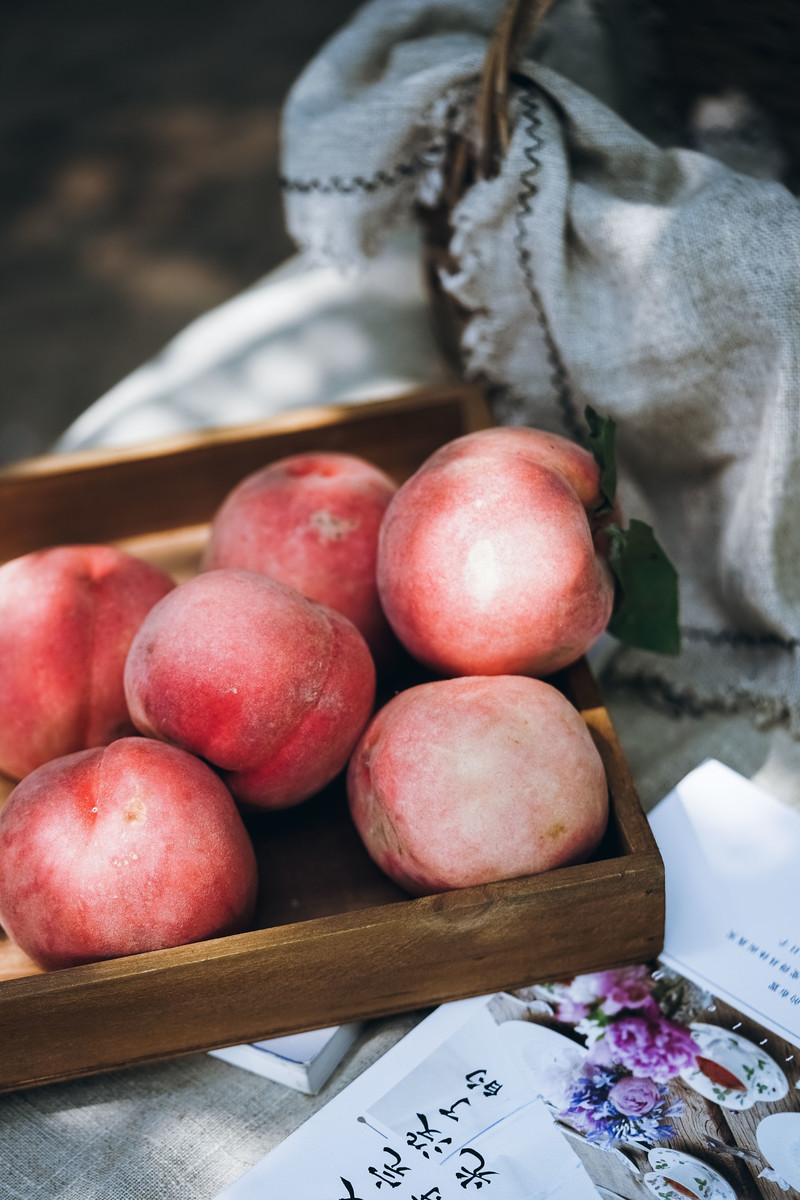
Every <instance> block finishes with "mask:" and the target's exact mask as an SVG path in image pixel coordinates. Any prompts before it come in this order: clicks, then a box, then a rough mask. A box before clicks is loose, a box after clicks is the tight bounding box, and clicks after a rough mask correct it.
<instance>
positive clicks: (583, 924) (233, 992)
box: [0, 387, 664, 1091]
mask: <svg viewBox="0 0 800 1200" xmlns="http://www.w3.org/2000/svg"><path fill="white" fill-rule="evenodd" d="M488 423H489V422H488V415H487V412H486V409H485V406H484V405H483V402H482V400H481V398H480V396H479V395H478V394H477V393H475V392H472V391H469V390H468V389H464V388H447V387H438V388H432V389H426V390H424V391H422V392H419V393H415V394H414V395H413V396H406V397H402V398H399V399H394V400H390V401H382V402H377V403H374V404H364V405H356V406H337V407H332V408H325V409H316V410H313V411H310V410H304V411H303V412H301V413H295V414H289V415H286V416H281V417H278V418H276V419H274V420H271V421H269V422H265V423H263V424H260V425H257V426H248V427H246V428H241V427H240V428H237V429H223V430H213V431H207V432H202V433H198V434H195V435H192V436H191V437H187V438H180V439H171V440H170V441H168V442H160V443H153V444H149V445H147V446H144V447H137V448H135V449H134V450H124V451H102V452H92V453H83V454H77V455H64V456H60V457H57V458H44V459H37V460H34V461H31V462H27V463H22V464H19V465H17V466H14V467H11V468H9V469H6V470H5V471H0V561H5V560H7V559H9V558H13V557H16V556H17V555H20V554H24V553H27V552H28V551H30V550H34V549H37V548H42V547H44V546H48V545H53V544H56V543H64V542H79V541H84V542H86V541H97V542H99V541H114V542H116V543H118V544H122V545H124V546H125V547H126V548H127V549H130V550H132V551H133V552H135V553H139V554H141V555H142V556H143V557H146V558H149V559H150V560H151V561H155V562H158V563H160V564H161V565H164V566H166V567H167V568H168V569H170V570H171V571H172V572H173V574H174V575H175V577H176V578H178V579H183V578H187V577H189V576H190V575H191V574H192V573H193V572H194V571H195V570H196V568H197V564H198V560H199V555H200V552H201V549H202V545H203V542H204V539H205V536H206V531H207V522H208V521H209V519H210V518H211V516H212V515H213V513H214V511H215V510H216V508H217V506H218V505H219V503H220V502H221V501H222V499H223V497H224V496H225V495H226V494H227V492H228V491H229V489H230V488H231V487H232V486H233V485H234V484H235V483H236V482H237V481H238V480H239V479H241V478H242V477H243V476H244V475H246V474H248V473H249V472H251V471H253V470H255V469H256V468H257V467H259V466H262V465H263V464H265V463H266V462H269V461H270V460H272V459H275V458H278V457H282V456H283V455H285V454H290V453H296V452H299V451H301V450H312V449H320V448H327V449H341V450H348V451H351V452H353V453H357V454H361V455H363V456H364V457H366V458H368V459H370V460H371V461H373V462H375V463H377V464H378V465H379V466H382V467H383V468H384V469H385V470H387V471H389V472H390V473H391V474H392V475H394V476H395V477H396V478H397V479H398V480H402V479H404V478H406V477H407V476H408V475H409V474H411V473H412V472H413V471H414V470H415V469H416V467H417V466H418V465H419V464H420V463H421V462H422V461H423V459H425V458H426V457H427V456H428V455H429V454H430V453H431V452H432V451H433V450H434V449H435V448H436V447H437V446H439V445H441V444H442V443H443V442H445V441H448V440H449V439H451V438H453V437H457V436H459V435H460V434H463V433H466V432H469V431H470V430H472V429H475V428H479V427H481V426H483V425H486V424H488ZM556 682H558V683H559V686H562V687H563V689H564V691H565V692H566V693H567V695H568V696H569V697H570V699H572V701H573V702H574V703H575V704H576V706H577V707H578V708H579V709H580V711H581V713H582V715H583V717H584V720H585V721H586V723H587V725H588V727H589V729H590V730H591V732H592V736H593V737H594V739H595V742H596V744H597V746H598V748H599V750H600V753H601V755H602V757H603V761H604V764H605V767H606V773H607V775H608V780H609V789H610V793H611V801H612V815H611V822H610V825H609V830H608V834H607V836H606V839H605V841H604V843H603V845H602V847H601V849H600V851H599V853H598V855H597V856H596V857H595V860H594V861H592V862H590V863H586V864H583V865H581V866H575V867H569V868H563V869H560V870H556V871H551V872H549V873H548V874H546V875H540V876H531V877H527V878H522V879H515V880H511V881H508V882H505V883H497V884H491V885H486V886H483V887H475V888H465V889H461V890H458V891H454V892H449V893H446V894H443V895H437V896H429V897H424V898H422V899H409V898H408V896H407V894H406V893H405V892H403V891H402V890H401V889H400V888H398V887H396V886H395V885H394V884H393V883H392V882H391V881H390V880H389V879H387V878H386V877H385V876H383V875H382V874H381V872H380V871H379V870H378V869H377V867H375V866H374V864H373V863H372V861H371V860H370V859H369V857H368V856H367V854H366V852H365V850H364V849H363V847H362V846H361V843H360V841H359V839H358V837H357V835H356V833H355V830H354V829H353V827H352V825H351V824H350V821H349V817H348V814H347V810H346V802H345V798H344V790H343V788H342V785H341V780H339V781H336V782H335V783H334V784H332V785H331V786H330V787H329V788H327V789H326V791H325V792H324V793H322V794H320V796H318V797H314V798H313V799H312V800H310V801H308V802H307V803H306V804H304V805H302V806H300V807H298V808H295V809H291V810H288V811H287V812H284V813H273V814H262V815H259V816H256V817H252V818H248V825H249V828H250V830H251V833H252V834H253V838H254V842H255V844H256V849H257V854H258V858H259V865H260V868H261V878H262V881H263V883H262V894H261V897H260V900H259V921H258V923H259V925H260V926H263V927H258V928H256V929H254V930H253V931H252V932H249V933H243V934H238V935H236V936H233V937H227V938H217V939H214V940H211V941H206V942H200V943H196V944H194V945H190V946H182V947H179V948H177V949H171V950H159V951H154V952H151V953H148V954H138V955H133V956H131V957H129V958H121V959H113V960H110V961H107V962H102V963H93V964H89V965H86V966H81V967H71V968H68V969H65V970H60V971H52V972H49V973H42V972H40V971H38V969H37V968H36V967H35V966H34V964H33V963H32V962H31V961H30V960H29V959H28V958H27V957H26V956H25V955H23V954H22V953H21V952H20V951H19V950H17V949H16V948H15V947H14V946H13V945H11V944H10V943H9V942H8V941H7V940H3V939H2V935H0V1091H7V1090H10V1089H14V1088H23V1087H30V1086H34V1085H37V1084H43V1083H47V1082H50V1081H54V1080H61V1079H70V1078H73V1077H76V1076H80V1075H88V1074H92V1073H94V1072H97V1071H103V1070H109V1069H112V1068H118V1067H128V1066H131V1065H133V1064H136V1063H146V1062H154V1061H157V1060H159V1059H165V1058H170V1057H173V1056H175V1055H179V1054H188V1053H193V1052H197V1051H201V1050H208V1049H211V1048H213V1047H216V1046H223V1045H231V1044H235V1043H239V1042H247V1041H254V1040H257V1039H260V1038H265V1037H273V1036H278V1035H280V1034H287V1033H293V1032H299V1031H301V1030H305V1029H312V1028H317V1027H320V1026H325V1025H334V1024H338V1023H341V1022H345V1021H351V1020H357V1019H360V1018H366V1017H377V1016H381V1015H385V1014H389V1013H396V1012H400V1011H402V1010H406V1009H414V1008H418V1007H424V1006H428V1005H434V1004H438V1003H440V1002H442V1001H445V1000H455V999H459V998H462V997H465V996H470V995H479V994H482V993H486V992H491V991H496V990H500V989H503V988H516V987H521V986H524V985H526V984H530V983H533V982H535V981H537V980H546V979H554V978H563V977H565V976H569V975H572V974H575V973H577V972H582V971H593V970H599V969H603V968H606V967H611V966H618V965H622V964H625V963H634V962H641V961H645V960H647V959H650V958H652V957H653V956H655V955H656V954H657V953H658V951H659V950H660V949H661V946H662V939H663V927H664V880H663V868H662V864H661V859H660V857H659V854H658V850H657V848H656V845H655V842H654V840H653V838H652V835H651V833H650V829H649V826H648V824H647V821H646V819H645V817H644V814H643V812H642V809H641V806H640V804H639V800H638V797H637V795H636V791H635V789H634V786H633V783H632V781H631V778H630V773H629V771H628V768H627V766H626V763H625V761H624V758H623V755H622V752H621V750H620V747H619V744H618V742H617V739H616V736H615V734H614V730H613V729H612V726H611V723H610V721H609V719H608V715H607V713H606V711H605V709H604V708H603V706H602V701H601V699H600V697H599V695H598V692H597V688H596V686H595V684H594V681H593V679H592V677H591V675H590V673H589V671H588V669H587V668H586V666H585V664H583V663H580V664H578V665H577V666H576V667H574V668H572V669H571V670H570V671H568V672H566V673H565V674H564V676H563V677H562V678H560V679H559V680H557V681H556ZM11 786H12V785H11V783H10V781H2V780H0V798H5V796H7V795H8V792H9V791H10V790H11Z"/></svg>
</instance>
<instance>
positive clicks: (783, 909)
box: [650, 760, 800, 1046]
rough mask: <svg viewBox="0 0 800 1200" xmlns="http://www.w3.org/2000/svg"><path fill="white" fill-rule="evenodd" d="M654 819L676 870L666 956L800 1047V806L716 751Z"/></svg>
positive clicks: (669, 867) (671, 871) (669, 889)
mask: <svg viewBox="0 0 800 1200" xmlns="http://www.w3.org/2000/svg"><path fill="white" fill-rule="evenodd" d="M650 825H651V828H652V830H653V833H654V835H655V838H656V841H657V842H658V847H659V850H660V851H661V855H662V857H663V859H664V867H665V872H666V905H667V908H666V932H665V939H664V952H663V954H662V955H661V958H662V961H663V962H664V963H665V964H666V965H668V966H670V967H673V968H674V969H675V970H676V971H678V972H680V974H682V975H685V976H686V977H687V978H689V979H692V980H694V982H695V983H697V984H699V986H701V987H703V988H705V989H707V990H708V991H710V992H712V993H713V994H714V995H715V996H718V997H719V998H720V999H721V1000H725V1001H727V1002H728V1003H729V1004H731V1005H733V1007H734V1008H738V1009H740V1010H741V1011H742V1012H743V1013H746V1014H747V1015H748V1016H751V1017H752V1018H754V1019H755V1020H756V1021H758V1022H759V1024H761V1025H763V1026H764V1027H765V1028H767V1029H771V1030H772V1031H773V1032H774V1033H777V1034H779V1035H780V1036H781V1037H783V1038H785V1039H786V1040H787V1041H789V1042H791V1043H792V1044H793V1045H796V1046H800V815H798V813H796V812H795V811H794V810H793V809H791V808H789V807H788V806H787V805H785V804H782V803H781V802H780V801H778V800H775V799H774V798H773V797H772V796H770V795H769V794H768V793H767V792H764V791H763V790H762V789H761V788H759V787H757V786H756V785H755V784H753V783H751V782H750V781H749V780H748V779H745V778H743V776H741V775H739V774H737V772H736V771H732V770H731V769H730V768H729V767H726V766H723V764H722V763H719V762H716V761H714V760H709V761H708V762H705V763H703V764H702V765H701V766H700V767H698V768H697V769H696V770H695V771H692V772H691V774H689V775H687V776H686V778H685V779H683V780H681V782H680V783H679V784H678V785H677V787H676V788H674V790H673V791H671V792H670V793H669V795H668V796H666V797H665V798H664V799H663V800H662V801H661V803H660V804H658V805H656V807H655V808H654V809H653V810H652V812H651V813H650Z"/></svg>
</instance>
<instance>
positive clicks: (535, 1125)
mask: <svg viewBox="0 0 800 1200" xmlns="http://www.w3.org/2000/svg"><path fill="white" fill-rule="evenodd" d="M489 999H490V998H489V997H482V998H479V999H477V1000H464V1001H459V1002H458V1003H455V1004H445V1005H442V1006H441V1007H440V1008H438V1009H437V1010H436V1011H435V1012H434V1013H432V1014H431V1016H430V1017H428V1018H427V1019H426V1020H425V1021H423V1022H422V1023H421V1024H420V1025H419V1026H417V1028H416V1029H414V1030H413V1031H412V1032H411V1033H410V1034H409V1035H408V1036H407V1037H405V1038H404V1039H403V1040H402V1041H401V1042H399V1043H398V1044H397V1045H396V1046H394V1047H393V1048H392V1049H391V1050H390V1051H389V1052H388V1053H387V1054H385V1055H384V1056H383V1058H381V1059H380V1060H379V1061H378V1062H377V1063H375V1064H374V1065H373V1066H372V1067H370V1068H369V1070H367V1071H365V1072H364V1074H363V1075H361V1076H360V1077H359V1078H358V1079H356V1080H355V1081H354V1082H353V1083H351V1084H350V1085H349V1087H347V1088H345V1090H344V1091H343V1092H341V1093H340V1094H339V1095H338V1096H335V1097H334V1098H333V1100H332V1101H331V1102H330V1103H329V1104H328V1105H326V1107H325V1108H323V1109H322V1110H321V1111H320V1112H318V1113H316V1114H315V1115H314V1116H313V1117H311V1118H310V1120H308V1121H307V1122H306V1123H305V1125H303V1126H301V1128H300V1129H298V1130H297V1131H296V1132H295V1133H294V1134H292V1135H291V1136H290V1137H288V1138H287V1139H286V1140H285V1141H284V1142H282V1143H281V1145H280V1146H278V1147H276V1149H275V1150H273V1151H272V1153H270V1154H268V1155H267V1156H266V1157H265V1158H263V1159H262V1160H261V1162H259V1163H257V1164H256V1166H255V1167H253V1168H252V1170H250V1171H249V1172H248V1173H247V1174H246V1175H244V1176H243V1177H242V1178H241V1179H240V1180H238V1181H237V1182H236V1183H235V1184H233V1185H232V1186H231V1187H229V1188H228V1189H227V1190H226V1191H225V1192H223V1193H222V1195H221V1197H220V1198H219V1200H256V1198H258V1200H263V1197H264V1196H267V1195H269V1196H302V1197H304V1200H367V1198H368V1197H372V1196H375V1195H377V1194H379V1193H377V1192H376V1188H380V1189H381V1191H380V1194H381V1195H383V1194H384V1193H385V1194H386V1195H391V1196H392V1197H393V1200H456V1198H457V1197H458V1198H461V1200H463V1198H464V1197H466V1196H469V1195H472V1194H473V1193H475V1192H476V1191H480V1192H481V1193H482V1194H483V1195H486V1196H490V1197H491V1198H492V1200H596V1198H597V1192H596V1190H595V1188H594V1185H593V1184H592V1182H591V1180H590V1179H589V1176H588V1175H587V1173H586V1171H585V1169H584V1167H583V1165H582V1163H581V1162H580V1160H579V1159H578V1157H577V1156H576V1154H575V1153H574V1151H573V1150H572V1149H571V1147H570V1146H569V1145H568V1143H567V1141H566V1140H565V1138H564V1137H563V1136H562V1135H561V1134H560V1133H559V1131H558V1129H557V1128H556V1126H555V1125H554V1124H553V1120H552V1118H551V1116H550V1114H549V1112H548V1110H547V1108H546V1107H545V1105H544V1104H543V1103H542V1101H541V1100H539V1099H537V1098H536V1097H535V1095H534V1093H533V1090H532V1089H531V1086H530V1080H529V1079H526V1077H525V1074H524V1072H523V1071H522V1070H521V1069H520V1067H519V1065H518V1064H517V1063H516V1062H515V1060H514V1057H513V1056H512V1055H511V1054H510V1053H509V1051H508V1050H507V1049H506V1046H505V1044H504V1042H503V1040H502V1039H501V1038H500V1036H499V1035H498V1026H497V1024H496V1022H495V1019H494V1017H493V1016H492V1014H491V1012H490V1011H489V1009H488V1003H489Z"/></svg>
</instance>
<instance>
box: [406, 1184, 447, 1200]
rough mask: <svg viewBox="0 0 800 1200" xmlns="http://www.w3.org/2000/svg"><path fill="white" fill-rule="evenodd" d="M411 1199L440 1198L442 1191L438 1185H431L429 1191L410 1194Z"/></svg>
mask: <svg viewBox="0 0 800 1200" xmlns="http://www.w3.org/2000/svg"><path fill="white" fill-rule="evenodd" d="M411 1200H442V1193H441V1192H440V1191H439V1189H438V1187H432V1188H431V1190H430V1191H429V1192H425V1193H424V1194H423V1195H422V1196H412V1197H411Z"/></svg>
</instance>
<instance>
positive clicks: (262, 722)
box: [125, 570, 375, 808]
mask: <svg viewBox="0 0 800 1200" xmlns="http://www.w3.org/2000/svg"><path fill="white" fill-rule="evenodd" d="M125 690H126V695H127V697H128V704H129V707H130V712H131V716H132V718H133V720H134V722H135V724H136V727H137V728H138V729H139V730H141V732H142V733H146V734H150V735H151V736H152V737H157V738H161V739H162V740H163V741H167V742H172V743H173V744H174V745H177V746H181V747H182V748H183V749H184V750H189V751H191V752H192V753H194V754H197V755H199V756H201V757H202V758H205V759H208V761H209V762H211V763H212V764H213V765H214V766H216V767H218V768H219V769H220V770H221V771H222V772H223V773H224V778H225V779H226V780H227V782H228V786H229V787H230V789H231V791H232V792H233V794H234V796H235V797H236V798H237V799H238V800H241V801H242V802H244V803H246V804H248V805H252V806H254V807H259V808H283V807H287V806H289V805H292V804H297V803H298V802H299V801H301V800H304V799H306V798H307V797H308V796H310V795H311V794H312V793H313V792H316V791H318V790H319V789H320V788H321V787H323V786H324V785H325V784H326V783H328V782H329V781H330V780H331V779H332V778H333V777H334V776H335V775H337V774H338V773H339V771H341V770H342V769H343V767H344V766H345V764H346V762H347V759H348V757H349V755H350V752H351V751H352V749H353V746H354V745H355V743H356V741H357V740H358V737H359V735H360V733H361V731H362V729H363V728H364V726H365V724H366V723H367V721H368V719H369V717H370V714H371V712H372V706H373V702H374V698H375V667H374V664H373V661H372V657H371V655H370V653H369V650H368V648H367V644H366V642H365V641H364V639H363V638H362V636H361V634H360V633H359V632H358V630H357V629H356V627H355V625H353V623H352V621H349V620H348V619H347V617H344V616H342V614H341V613H337V612H334V610H333V609H331V608H327V607H325V606H324V605H322V604H317V603H316V602H315V601H312V600H308V599H306V597H304V596H301V594H300V593H299V592H298V591H296V590H295V589H294V588H291V587H288V586H287V585H286V584H283V583H278V581H277V580H274V579H269V578H268V577H267V576H266V575H257V574H254V573H253V572H251V571H225V570H219V571H208V572H206V573H204V574H201V575H197V576H195V578H194V579H190V580H189V581H188V582H186V583H182V584H180V585H179V586H178V587H177V588H175V590H174V591H173V592H170V594H169V595H168V596H165V597H164V599H163V600H161V601H160V602H159V603H158V604H157V605H156V606H155V607H154V608H153V610H152V611H151V612H150V613H149V614H148V616H147V617H146V619H145V620H144V622H143V623H142V626H141V629H140V630H139V632H138V634H137V635H136V637H135V639H134V641H133V645H132V646H131V650H130V654H129V655H128V662H127V665H126V667H125Z"/></svg>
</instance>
